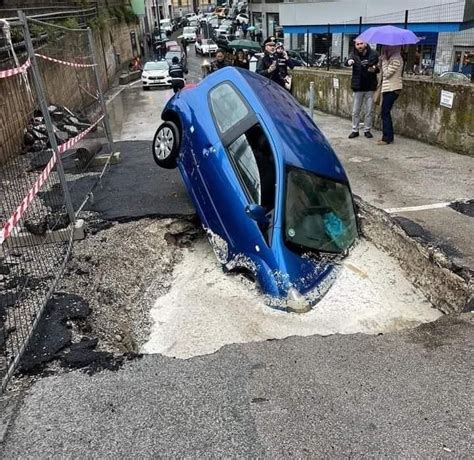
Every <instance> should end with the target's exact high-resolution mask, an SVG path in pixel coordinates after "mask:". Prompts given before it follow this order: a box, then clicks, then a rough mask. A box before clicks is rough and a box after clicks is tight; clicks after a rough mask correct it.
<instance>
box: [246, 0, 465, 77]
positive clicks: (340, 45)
mask: <svg viewBox="0 0 474 460" xmlns="http://www.w3.org/2000/svg"><path fill="white" fill-rule="evenodd" d="M249 10H250V17H251V21H252V23H253V24H254V25H255V26H256V27H260V28H261V29H262V32H263V37H264V38H265V37H267V36H268V35H270V34H273V33H274V27H275V24H278V25H281V26H283V31H284V34H285V46H286V47H287V48H292V49H302V50H304V51H307V52H309V53H310V54H311V55H314V54H317V53H321V54H323V53H324V54H326V53H329V54H330V55H331V56H339V57H340V58H341V59H344V58H345V57H347V55H348V54H349V52H350V51H351V50H352V46H353V39H354V38H355V37H356V36H357V35H359V34H360V32H362V31H364V30H365V29H367V28H368V27H372V26H377V25H385V24H391V25H395V26H399V27H407V28H408V29H410V30H412V31H413V32H415V33H416V34H417V35H418V36H419V37H420V42H419V49H418V52H419V53H420V54H421V60H422V61H423V62H424V63H425V64H426V65H427V66H431V67H432V68H434V71H435V72H436V73H441V72H444V71H447V70H456V71H457V70H461V71H463V72H464V73H470V72H471V69H472V65H473V64H474V1H473V0H462V1H461V0H459V1H456V0H397V1H396V2H393V1H392V0H284V1H279V0H249Z"/></svg>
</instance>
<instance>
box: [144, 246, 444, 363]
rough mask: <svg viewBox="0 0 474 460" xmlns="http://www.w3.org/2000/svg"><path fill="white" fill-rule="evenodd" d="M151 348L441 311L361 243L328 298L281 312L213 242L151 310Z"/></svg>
mask: <svg viewBox="0 0 474 460" xmlns="http://www.w3.org/2000/svg"><path fill="white" fill-rule="evenodd" d="M151 315H152V320H153V326H152V330H151V333H150V337H149V340H148V342H147V343H146V344H145V345H144V346H143V349H142V351H143V352H144V353H161V354H164V355H166V356H172V357H177V358H190V357H193V356H198V355H204V354H209V353H214V352H215V351H217V350H218V349H219V348H221V347H222V346H224V345H226V344H230V343H245V342H257V341H262V340H267V339H282V338H285V337H289V336H293V335H297V336H308V335H315V334H317V335H330V334H338V333H339V334H354V333H357V332H360V333H366V334H377V333H379V332H384V333H385V332H390V331H397V330H401V329H406V328H412V327H416V326H417V325H419V324H421V323H423V322H430V321H434V320H436V319H437V318H438V317H440V316H441V313H440V312H439V311H438V310H436V309H434V308H432V306H431V304H430V303H429V302H428V301H427V300H426V299H425V298H424V296H423V295H422V294H421V293H420V292H419V291H418V290H417V289H415V288H414V287H413V285H412V284H411V283H410V282H409V281H408V280H407V279H406V277H405V276H404V274H403V272H402V271H401V269H400V267H399V266H398V265H397V263H396V262H395V261H394V260H393V259H391V258H390V257H389V256H387V255H386V254H385V253H383V252H382V251H380V250H378V249H376V248H375V247H374V246H373V245H372V244H370V243H368V242H367V241H361V242H360V244H359V245H358V246H357V247H356V248H354V250H353V251H352V254H351V255H350V256H349V257H348V258H347V259H346V260H345V261H344V267H343V269H342V270H341V272H340V273H339V275H338V278H337V279H336V281H335V283H334V284H333V286H332V287H331V289H330V290H329V291H328V293H327V294H326V296H325V297H324V298H323V299H322V300H321V301H320V302H319V303H318V304H317V305H316V306H315V307H314V309H313V310H311V311H310V312H308V313H304V314H296V313H286V312H280V311H277V310H274V309H272V308H270V307H268V306H267V305H265V304H264V301H263V297H262V295H261V294H260V293H259V292H258V290H257V289H256V288H255V286H254V285H253V283H251V282H249V281H246V280H245V279H243V278H242V277H241V276H240V275H226V274H224V273H223V272H222V269H221V267H220V265H219V263H218V262H217V260H216V257H215V255H214V253H213V251H212V249H211V247H210V245H209V243H208V242H207V240H205V239H202V240H199V241H198V242H197V243H196V244H195V245H194V246H193V248H191V249H189V250H186V253H185V257H184V260H183V261H182V262H181V263H180V264H179V265H178V266H177V267H176V268H175V272H174V280H173V283H172V287H171V289H170V291H169V292H168V293H167V294H166V295H164V296H162V297H160V298H158V299H157V300H156V303H155V305H154V307H153V308H152V310H151Z"/></svg>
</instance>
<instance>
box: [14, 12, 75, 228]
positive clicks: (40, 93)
mask: <svg viewBox="0 0 474 460" xmlns="http://www.w3.org/2000/svg"><path fill="white" fill-rule="evenodd" d="M18 17H19V19H20V22H21V24H22V25H23V29H24V33H25V44H26V49H27V51H28V57H29V59H30V62H31V70H32V72H33V82H34V85H35V89H36V95H37V97H38V102H39V105H40V109H41V112H42V113H43V119H44V124H45V125H46V129H47V130H48V138H49V143H50V145H51V148H52V149H53V155H55V156H56V171H57V173H58V177H59V182H60V183H61V188H62V190H63V194H64V202H65V204H66V210H67V213H68V216H69V220H70V223H71V225H72V226H74V223H75V215H74V207H73V205H72V200H71V195H70V194H69V188H68V186H67V180H66V175H65V174H64V168H63V164H62V161H61V157H60V155H59V152H58V143H57V141H56V136H55V134H54V128H53V122H52V121H51V117H50V115H49V110H48V103H47V101H46V96H45V90H44V83H43V78H42V76H41V72H40V71H39V67H38V63H37V61H36V56H35V50H34V47H33V42H32V41H31V35H30V30H29V28H28V22H27V19H26V16H25V13H24V12H23V11H21V10H20V11H19V12H18Z"/></svg>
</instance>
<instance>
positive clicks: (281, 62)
mask: <svg viewBox="0 0 474 460" xmlns="http://www.w3.org/2000/svg"><path fill="white" fill-rule="evenodd" d="M263 45H264V47H265V52H264V54H263V56H262V57H261V58H260V59H259V60H258V63H257V73H258V74H260V75H263V76H264V77H267V78H269V79H270V80H272V81H274V82H275V83H277V84H278V85H280V86H283V87H285V83H286V80H285V77H286V75H284V72H282V69H283V68H287V67H291V63H290V62H289V60H288V56H287V55H286V54H282V55H277V53H276V49H275V47H276V42H275V37H268V38H267V39H266V40H265V42H264V43H263Z"/></svg>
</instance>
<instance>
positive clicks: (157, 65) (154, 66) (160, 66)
mask: <svg viewBox="0 0 474 460" xmlns="http://www.w3.org/2000/svg"><path fill="white" fill-rule="evenodd" d="M168 67H169V66H168V63H167V62H164V61H158V62H147V63H146V64H145V67H143V70H167V69H168Z"/></svg>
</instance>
